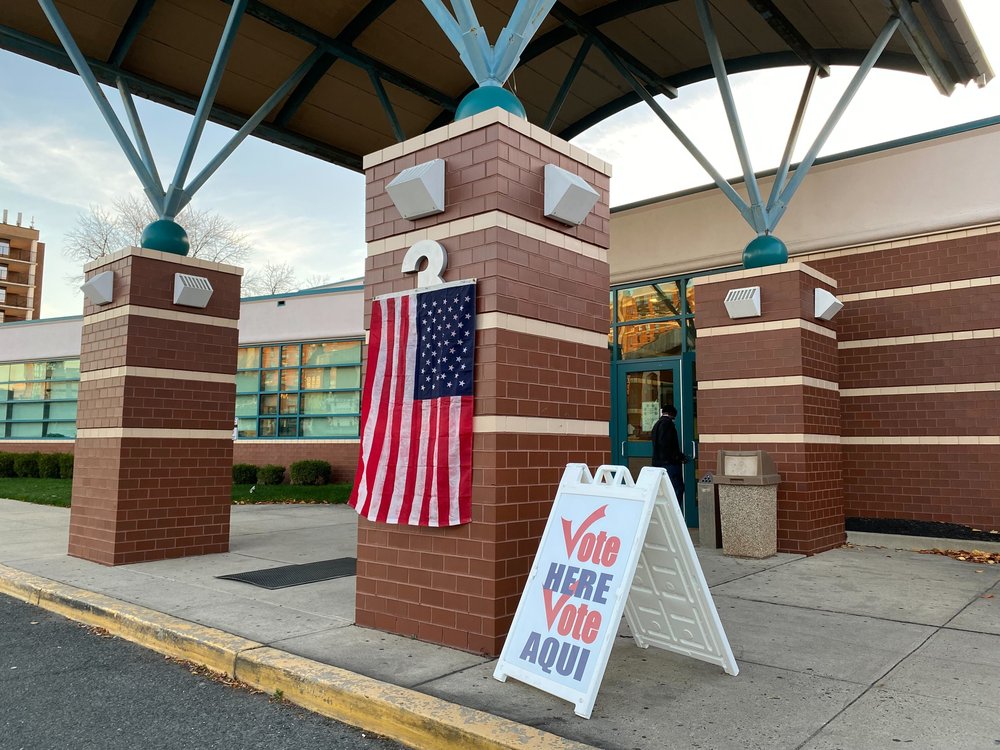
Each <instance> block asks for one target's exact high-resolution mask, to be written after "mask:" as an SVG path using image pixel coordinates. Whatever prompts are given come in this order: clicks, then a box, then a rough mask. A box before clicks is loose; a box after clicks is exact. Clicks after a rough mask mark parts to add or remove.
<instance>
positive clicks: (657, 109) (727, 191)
mask: <svg viewBox="0 0 1000 750" xmlns="http://www.w3.org/2000/svg"><path fill="white" fill-rule="evenodd" d="M594 43H595V44H596V45H597V48H598V49H599V50H601V52H603V53H604V54H605V56H606V57H607V58H608V60H609V61H610V62H611V64H612V65H614V66H615V68H616V69H617V70H618V72H619V73H620V74H621V76H622V78H624V79H625V81H626V82H627V83H628V84H629V86H631V87H632V88H633V89H634V90H635V93H636V94H638V96H639V98H640V99H642V100H643V101H644V102H646V104H647V105H649V108H650V109H652V110H653V112H654V113H655V114H656V116H657V117H659V118H660V120H662V121H663V124H664V125H666V126H667V128H668V129H669V130H670V132H671V133H673V134H674V137H675V138H677V140H679V141H680V142H681V145H682V146H684V148H686V149H687V150H688V153H690V154H691V156H693V157H694V159H695V161H697V162H698V163H699V164H700V165H701V168H702V169H704V170H705V171H706V172H708V174H709V176H710V177H711V178H712V181H713V182H715V184H716V185H718V186H719V189H720V190H721V191H722V193H723V195H725V196H726V197H727V198H728V199H729V201H730V202H731V203H732V204H733V205H734V206H736V208H737V210H739V212H740V213H741V214H742V215H743V218H744V219H746V221H747V223H748V224H751V225H752V224H753V214H752V212H751V211H750V206H748V205H747V203H746V201H744V200H743V198H742V197H741V196H740V194H739V193H737V192H736V190H735V189H733V186H732V185H730V184H729V182H728V181H727V180H726V178H725V177H723V176H722V174H721V173H720V172H719V170H717V169H716V168H715V167H713V166H712V162H710V161H709V160H708V158H707V157H706V156H705V155H704V154H703V153H701V151H700V150H699V149H698V147H697V146H695V145H694V142H693V141H692V140H691V139H690V138H688V137H687V135H686V134H685V133H684V131H683V130H681V129H680V127H679V126H678V125H677V123H676V122H674V120H673V118H672V117H671V116H670V115H668V114H667V113H666V111H665V110H664V109H663V107H661V106H660V105H659V103H657V101H656V99H655V98H654V97H653V95H652V94H650V93H649V92H648V91H647V90H646V89H645V88H644V87H643V85H642V83H640V82H639V80H638V79H637V78H636V77H635V76H634V75H633V74H632V71H630V70H629V69H628V67H627V66H626V65H625V63H624V62H622V61H621V60H619V59H618V58H617V57H615V56H614V55H613V54H611V52H610V51H609V50H608V49H607V48H605V47H604V46H603V45H602V44H601V42H600V41H599V40H595V42H594Z"/></svg>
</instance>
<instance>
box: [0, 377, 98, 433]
mask: <svg viewBox="0 0 1000 750" xmlns="http://www.w3.org/2000/svg"><path fill="white" fill-rule="evenodd" d="M79 389H80V360H78V359H67V360H59V361H51V362H7V363H4V364H0V439H8V440H9V439H15V440H16V439H21V440H24V439H39V438H73V437H76V402H77V394H78V392H79Z"/></svg>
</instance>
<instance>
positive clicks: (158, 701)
mask: <svg viewBox="0 0 1000 750" xmlns="http://www.w3.org/2000/svg"><path fill="white" fill-rule="evenodd" d="M402 747H403V746H402V745H399V744H397V743H395V742H390V741H389V740H385V739H382V738H380V737H374V736H372V735H371V734H370V733H363V732H361V730H358V729H355V728H354V727H350V726H347V725H345V724H340V723H338V722H335V721H332V720H330V719H324V718H322V717H320V716H317V715H316V714H312V713H309V712H308V711H305V710H303V709H300V708H298V707H296V706H292V705H290V704H287V703H283V702H281V701H274V700H270V699H269V697H268V696H266V695H263V694H259V693H253V692H251V691H249V690H247V689H244V688H238V687H231V686H228V685H225V684H221V683H220V682H218V681H216V680H214V679H212V678H210V677H208V676H204V675H199V674H192V672H191V668H190V667H189V666H188V665H185V664H180V663H177V662H172V661H170V660H167V659H165V658H164V657H163V656H160V655H159V654H155V653H153V652H152V651H147V650H146V649H143V648H141V647H139V646H136V645H134V644H132V643H129V642H128V641H123V640H121V639H118V638H113V637H108V636H107V635H104V636H102V635H100V634H98V633H96V632H94V631H93V630H92V629H89V628H86V627H83V626H81V625H79V624H77V623H74V622H71V621H70V620H66V619H64V618H62V617H59V616H58V615H54V614H51V613H49V612H46V611H45V610H42V609H39V608H37V607H33V606H31V605H28V604H24V603H22V602H19V601H16V600H14V599H10V598H8V597H5V596H0V750H49V749H50V748H51V749H52V750H64V749H66V748H73V749H74V750H76V749H79V750H84V749H89V748H93V749H94V750H117V749H118V748H121V749H122V750H141V749H144V748H157V750H160V749H161V748H162V749H163V750H211V749H212V748H225V749H226V750H244V749H246V750H253V749H255V748H261V750H282V748H289V749H291V748H295V750H309V749H310V748H323V749H324V750H331V749H336V750H340V749H346V748H351V749H352V750H353V749H354V748H360V749H363V750H389V749H390V748H402Z"/></svg>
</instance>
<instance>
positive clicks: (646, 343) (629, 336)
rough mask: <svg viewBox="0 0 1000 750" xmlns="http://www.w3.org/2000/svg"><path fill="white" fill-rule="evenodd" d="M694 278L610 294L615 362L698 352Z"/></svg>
mask: <svg viewBox="0 0 1000 750" xmlns="http://www.w3.org/2000/svg"><path fill="white" fill-rule="evenodd" d="M694 281H695V280H694V279H692V278H685V279H674V280H671V281H657V282H654V283H651V284H643V285H641V286H633V287H621V288H618V289H615V290H612V292H611V298H612V299H611V311H612V313H613V321H612V324H611V336H610V339H609V343H610V344H611V345H612V346H613V348H612V359H613V360H628V359H648V358H654V357H678V356H680V355H681V354H683V353H685V352H693V351H694V350H695V343H696V336H695V323H694Z"/></svg>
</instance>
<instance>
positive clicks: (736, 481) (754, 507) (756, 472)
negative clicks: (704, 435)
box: [715, 450, 781, 559]
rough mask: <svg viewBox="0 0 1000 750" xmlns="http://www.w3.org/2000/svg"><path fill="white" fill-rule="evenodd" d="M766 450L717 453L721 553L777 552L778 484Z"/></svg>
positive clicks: (758, 555) (752, 554) (754, 554)
mask: <svg viewBox="0 0 1000 750" xmlns="http://www.w3.org/2000/svg"><path fill="white" fill-rule="evenodd" d="M780 481H781V477H780V476H779V475H778V472H777V469H776V468H775V466H774V459H772V458H771V456H770V454H769V453H767V452H766V451H759V450H758V451H719V464H718V472H716V474H715V484H716V485H717V486H718V489H719V519H720V520H721V522H722V550H723V552H724V553H725V554H727V555H731V556H733V557H753V558H758V559H759V558H764V557H770V556H771V555H773V554H775V553H776V552H777V551H778V483H779V482H780Z"/></svg>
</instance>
